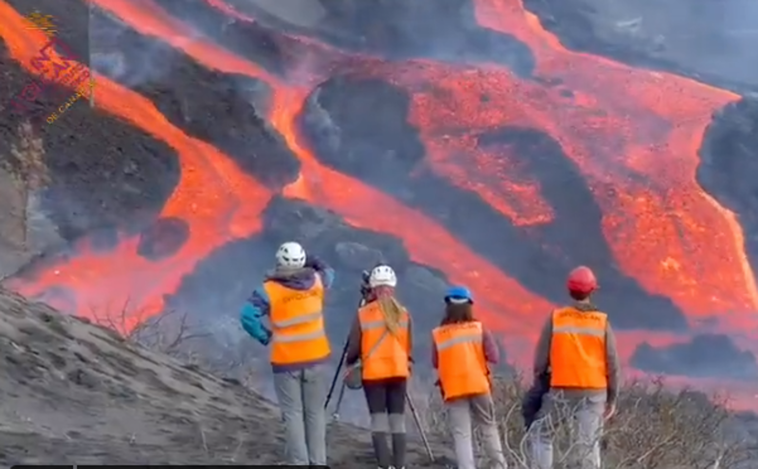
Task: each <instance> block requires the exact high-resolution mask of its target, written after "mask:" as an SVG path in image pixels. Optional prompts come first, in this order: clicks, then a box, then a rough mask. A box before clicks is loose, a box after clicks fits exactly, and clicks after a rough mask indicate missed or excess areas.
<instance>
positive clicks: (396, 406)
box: [363, 378, 408, 469]
mask: <svg viewBox="0 0 758 469" xmlns="http://www.w3.org/2000/svg"><path fill="white" fill-rule="evenodd" d="M407 384H408V381H407V380H406V379H405V378H389V379H382V380H375V381H363V392H364V394H365V395H366V404H367V405H368V410H369V413H370V414H371V440H372V442H373V444H374V452H375V453H376V459H377V462H378V463H379V467H383V468H387V467H392V466H394V467H396V468H398V469H400V468H402V467H405V452H406V436H405V393H406V389H407ZM388 435H391V439H392V451H390V447H389V444H388V442H387V436H388Z"/></svg>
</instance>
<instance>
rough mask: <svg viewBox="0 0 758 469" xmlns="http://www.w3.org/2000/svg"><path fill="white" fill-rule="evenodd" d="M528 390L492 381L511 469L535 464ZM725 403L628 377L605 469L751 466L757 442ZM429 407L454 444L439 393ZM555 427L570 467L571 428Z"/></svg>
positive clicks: (610, 428)
mask: <svg viewBox="0 0 758 469" xmlns="http://www.w3.org/2000/svg"><path fill="white" fill-rule="evenodd" d="M525 392H526V387H525V386H524V385H523V383H522V381H521V380H519V379H497V380H496V382H495V389H494V392H493V397H494V399H495V403H496V407H497V410H496V411H497V419H498V421H499V422H500V427H501V430H500V431H501V438H502V439H503V448H504V450H505V453H506V457H507V460H508V464H509V467H510V468H519V469H528V468H529V467H530V466H529V457H528V454H529V451H528V448H529V438H528V437H527V432H526V429H525V427H524V422H523V419H522V417H521V402H522V399H523V397H524V394H525ZM726 404H727V400H726V399H725V398H723V397H722V396H710V397H708V396H706V395H704V394H702V393H698V392H694V391H691V390H687V389H684V390H679V391H674V390H670V389H669V388H667V387H666V386H664V382H663V381H662V380H660V379H658V380H653V381H652V382H642V381H633V382H630V383H627V384H626V385H625V386H624V388H623V390H622V392H621V397H620V400H619V402H618V407H617V413H616V415H615V416H613V417H612V418H611V419H610V420H609V421H608V422H607V423H606V427H605V429H604V432H603V436H602V438H601V447H602V448H603V468H604V469H737V468H745V467H754V466H751V465H750V463H747V465H745V464H746V461H748V459H749V458H750V455H751V449H752V448H750V447H748V445H747V443H746V442H744V441H740V440H739V439H738V437H737V436H736V435H735V433H734V432H732V431H731V430H732V422H733V421H734V420H733V414H732V413H731V412H730V411H729V410H728V408H727V406H726ZM427 409H428V416H427V418H426V420H427V424H428V425H427V428H428V431H429V432H430V433H431V434H432V435H434V436H436V437H438V438H442V439H443V440H444V441H446V442H451V441H452V440H451V439H450V436H449V434H448V433H447V424H446V422H445V417H444V409H443V405H442V402H441V399H440V397H439V394H438V393H436V392H435V393H434V394H433V395H432V397H431V400H430V402H429V404H428V406H427ZM569 410H570V409H568V408H566V409H559V410H558V413H559V415H560V414H563V415H568V414H569V413H570V412H569ZM565 421H568V419H566V420H565ZM551 431H552V432H553V434H554V444H555V453H554V457H555V467H556V469H564V468H570V467H572V466H571V464H570V456H569V455H570V454H571V453H572V451H570V448H571V446H570V439H569V438H568V436H569V434H570V431H571V429H570V426H569V425H566V424H565V423H563V424H559V425H556V426H555V428H553V429H552V430H551ZM479 453H481V451H479ZM751 460H752V459H751ZM482 466H484V465H482Z"/></svg>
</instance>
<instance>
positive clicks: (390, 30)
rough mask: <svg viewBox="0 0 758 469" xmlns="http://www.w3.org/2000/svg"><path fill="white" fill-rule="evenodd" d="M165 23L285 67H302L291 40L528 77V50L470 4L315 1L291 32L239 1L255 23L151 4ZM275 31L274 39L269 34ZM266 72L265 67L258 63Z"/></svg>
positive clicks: (169, 3) (199, 7)
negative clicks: (484, 24)
mask: <svg viewBox="0 0 758 469" xmlns="http://www.w3.org/2000/svg"><path fill="white" fill-rule="evenodd" d="M157 3H158V4H160V5H161V6H162V7H163V8H165V9H166V10H167V11H169V12H170V13H171V14H172V16H174V17H177V18H181V19H183V20H185V21H187V22H189V23H191V24H193V25H194V26H195V27H197V28H198V29H199V30H201V31H202V32H203V33H204V34H207V35H208V36H210V37H212V38H214V39H215V40H217V41H219V43H221V44H223V45H224V46H225V47H228V48H229V49H230V50H234V51H235V52H237V53H239V54H241V55H243V56H244V57H250V58H253V59H256V56H257V55H259V52H258V50H257V49H259V48H261V47H263V45H264V44H266V45H267V44H272V43H273V44H274V47H277V46H278V47H279V49H278V50H279V51H281V54H282V55H284V56H286V57H287V58H288V59H289V60H290V62H291V64H292V65H294V64H295V63H297V62H298V61H301V60H302V59H303V57H302V56H299V55H298V53H297V52H296V51H297V50H298V48H299V46H298V44H297V40H293V39H296V38H295V37H289V38H288V37H286V36H284V35H283V34H282V33H281V32H282V31H284V32H286V33H289V34H291V35H294V34H304V35H309V36H315V37H317V38H318V39H320V40H322V41H325V42H326V43H329V44H333V45H335V46H337V47H340V48H342V49H345V50H351V51H356V52H367V53H372V54H376V55H379V56H381V57H385V58H388V59H393V60H394V59H403V58H409V57H429V58H435V59H438V60H445V61H447V60H449V61H456V62H493V63H499V64H503V65H506V66H508V67H509V68H510V69H511V70H513V71H514V73H516V74H518V75H521V76H529V75H531V73H532V71H533V69H534V57H533V56H532V53H531V51H530V50H529V48H528V47H527V46H526V45H525V44H524V43H522V42H521V41H519V40H517V39H516V38H515V37H513V36H511V35H509V34H502V33H498V32H495V31H491V30H487V29H484V28H481V27H479V26H478V25H477V24H476V22H475V20H474V12H473V5H472V3H471V2H470V1H469V0H438V1H435V2H413V3H410V2H406V1H398V0H377V1H372V2H356V1H352V0H351V1H342V2H334V1H327V2H322V3H321V5H322V7H323V15H322V16H321V17H320V18H319V19H318V21H314V22H312V23H311V24H308V25H302V24H301V25H297V24H293V23H291V22H287V21H286V20H284V21H283V20H282V17H281V16H277V15H272V14H271V13H270V11H267V9H266V8H261V7H260V6H257V5H256V4H255V2H248V1H245V0H241V1H233V2H229V3H230V4H231V5H233V6H234V7H235V8H236V9H237V10H238V11H240V12H242V13H243V14H247V15H250V17H251V18H255V21H244V20H241V19H235V18H231V17H230V16H229V15H224V14H223V13H222V12H220V11H219V10H218V9H215V8H211V7H210V6H209V5H208V4H207V3H206V2H191V3H189V2H184V1H182V0H157ZM273 30H277V31H278V32H277V33H276V34H272V32H273ZM261 63H263V64H264V65H266V66H269V64H270V63H271V62H267V61H262V62H261Z"/></svg>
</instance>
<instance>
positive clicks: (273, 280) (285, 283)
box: [240, 242, 334, 466]
mask: <svg viewBox="0 0 758 469" xmlns="http://www.w3.org/2000/svg"><path fill="white" fill-rule="evenodd" d="M333 282H334V271H333V270H332V269H331V268H329V267H328V266H327V265H326V264H324V263H323V262H322V261H320V260H319V259H317V258H315V257H314V256H310V255H309V256H306V254H305V250H304V249H303V247H302V246H301V245H300V244H298V243H295V242H288V243H284V244H282V245H281V246H280V247H279V249H278V250H277V252H276V268H275V269H274V271H273V272H270V273H269V274H268V275H267V276H266V279H265V280H264V281H263V285H262V286H261V287H260V288H258V289H256V290H255V291H254V292H253V294H252V296H251V297H250V299H249V300H248V301H247V302H246V303H245V304H244V306H243V307H242V312H241V318H240V319H241V322H242V328H243V329H244V330H245V331H246V332H247V333H248V334H250V335H251V336H252V337H253V338H255V339H256V340H258V341H259V342H260V343H261V344H263V345H269V346H270V347H271V353H270V360H271V366H272V369H273V373H274V390H275V391H276V397H277V400H278V401H279V407H280V409H281V412H282V420H283V421H284V427H285V436H286V445H287V461H288V463H289V464H291V465H298V466H300V465H306V466H307V465H309V464H310V465H316V466H325V465H326V415H325V411H324V399H325V398H326V368H325V367H326V363H327V362H328V361H329V358H330V354H331V350H330V347H329V339H328V337H327V336H326V331H325V330H324V316H323V307H324V291H325V290H326V289H329V288H330V287H331V285H332V283H333ZM264 317H268V319H269V322H270V325H271V328H270V329H268V328H266V327H265V326H264V325H263V322H262V321H263V318H264Z"/></svg>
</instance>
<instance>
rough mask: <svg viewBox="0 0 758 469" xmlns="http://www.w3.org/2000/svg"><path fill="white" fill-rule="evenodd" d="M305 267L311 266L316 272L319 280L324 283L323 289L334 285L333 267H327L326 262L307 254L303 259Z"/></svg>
mask: <svg viewBox="0 0 758 469" xmlns="http://www.w3.org/2000/svg"><path fill="white" fill-rule="evenodd" d="M305 267H308V268H311V269H313V270H315V271H316V273H318V275H319V276H320V277H321V281H322V282H323V283H324V288H325V289H327V290H328V289H330V288H332V285H334V269H333V268H331V267H329V265H327V263H326V262H324V261H323V260H321V259H319V258H318V257H316V256H314V255H311V254H309V255H308V257H307V258H306V260H305Z"/></svg>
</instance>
